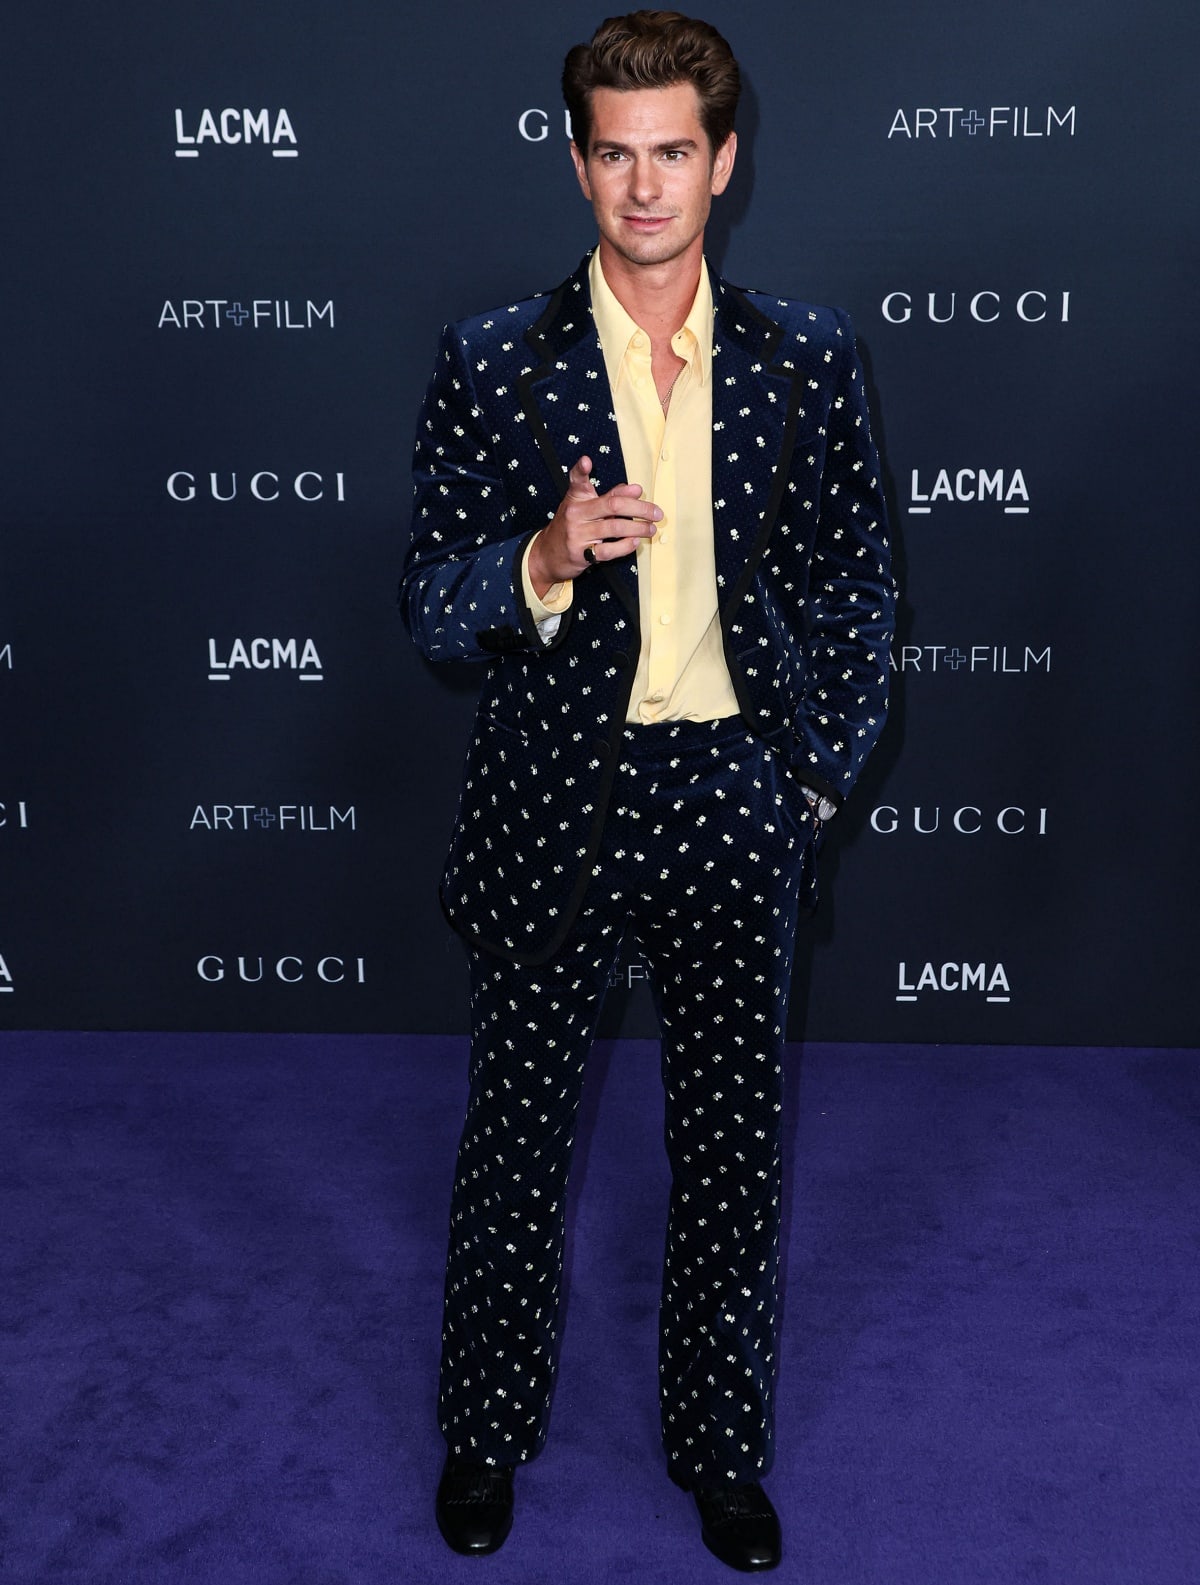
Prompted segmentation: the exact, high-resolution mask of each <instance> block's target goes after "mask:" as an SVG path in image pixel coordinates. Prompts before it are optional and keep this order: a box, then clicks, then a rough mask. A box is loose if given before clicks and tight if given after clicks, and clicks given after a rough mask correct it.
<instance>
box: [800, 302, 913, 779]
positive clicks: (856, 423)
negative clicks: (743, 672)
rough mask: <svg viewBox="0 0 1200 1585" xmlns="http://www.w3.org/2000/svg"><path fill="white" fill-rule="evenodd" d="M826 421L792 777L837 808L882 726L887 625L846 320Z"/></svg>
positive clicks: (891, 594)
mask: <svg viewBox="0 0 1200 1585" xmlns="http://www.w3.org/2000/svg"><path fill="white" fill-rule="evenodd" d="M837 315H838V322H839V325H840V328H841V339H842V350H841V365H840V368H839V370H838V373H837V376H836V380H835V386H834V394H833V402H832V405H831V408H830V414H829V420H828V434H827V438H826V453H825V469H824V474H823V478H822V486H821V502H820V512H819V516H818V520H817V536H816V544H815V546H814V550H813V560H812V579H811V583H810V601H809V616H810V626H809V632H808V638H807V643H806V660H807V682H806V685H805V691H804V695H803V698H802V700H801V703H800V712H799V719H798V720H797V722H796V727H795V730H796V733H797V737H798V739H799V745H798V747H799V762H798V763H797V765H796V767H795V769H796V774H797V775H798V776H799V777H800V778H801V779H802V780H803V781H805V782H807V783H808V784H809V785H810V786H812V787H814V788H816V789H818V790H819V791H821V792H824V793H826V794H828V795H829V796H830V797H832V798H833V799H834V800H835V801H836V802H840V801H841V800H842V799H843V798H844V797H845V796H846V794H847V793H848V792H849V790H850V788H851V786H852V785H853V784H854V781H855V778H856V777H857V775H858V772H859V771H860V770H861V768H862V766H863V763H864V761H865V760H866V757H867V755H868V754H869V753H870V751H871V749H872V747H873V746H874V744H875V740H876V738H877V737H878V736H879V733H880V730H881V729H882V726H883V718H884V715H885V713H886V710H887V694H888V665H889V650H890V645H891V640H892V631H893V623H894V617H895V598H896V590H895V584H894V583H893V581H892V574H891V550H890V545H889V542H888V525H887V508H886V506H885V504H884V498H883V488H882V483H881V480H880V470H879V458H878V455H877V453H876V450H875V446H874V444H873V442H872V440H871V429H870V421H869V418H868V414H867V395H866V385H865V381H864V379H863V371H862V364H861V362H860V360H859V357H858V353H857V351H856V349H855V345H854V332H853V329H852V327H851V324H850V320H849V317H848V316H847V315H846V314H845V313H843V312H842V311H841V310H840V309H839V310H837Z"/></svg>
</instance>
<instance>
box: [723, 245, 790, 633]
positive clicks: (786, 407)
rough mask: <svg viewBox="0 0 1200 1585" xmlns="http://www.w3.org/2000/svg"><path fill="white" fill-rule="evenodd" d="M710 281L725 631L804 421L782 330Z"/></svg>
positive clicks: (758, 553) (763, 542)
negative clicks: (712, 310) (713, 310)
mask: <svg viewBox="0 0 1200 1585" xmlns="http://www.w3.org/2000/svg"><path fill="white" fill-rule="evenodd" d="M710 274H712V288H713V304H714V308H715V319H714V325H713V362H712V369H713V404H712V406H713V450H712V475H713V538H714V549H715V553H716V566H717V579H718V583H717V590H718V596H717V598H718V604H719V607H720V612H721V624H722V627H724V628H725V629H728V626H729V623H730V621H731V619H732V617H733V615H734V612H735V611H736V609H737V607H738V606H739V605H740V604H741V602H742V600H743V598H744V597H745V594H746V590H747V589H748V588H749V587H750V583H751V581H752V580H753V578H754V574H755V571H756V569H757V567H758V564H759V562H760V561H761V560H762V557H763V553H764V551H765V550H766V548H767V542H768V540H769V539H770V537H771V530H772V528H773V527H774V525H775V519H776V518H777V517H778V515H779V507H780V503H781V502H782V500H783V493H784V491H785V489H786V488H787V479H788V472H789V470H790V468H791V461H792V450H793V447H794V446H795V442H796V435H797V432H798V431H797V426H798V424H799V422H800V420H801V419H802V418H803V416H804V413H803V408H802V405H801V398H802V396H803V393H804V382H803V378H802V374H801V371H800V369H799V368H797V367H795V366H794V363H793V361H792V360H790V359H789V358H787V349H786V348H783V349H781V347H780V342H781V340H782V338H783V328H782V326H780V325H779V324H777V323H776V321H775V320H773V319H769V318H768V317H767V315H765V314H763V313H761V312H760V311H759V310H758V309H757V308H755V307H754V306H753V304H751V303H750V302H748V301H747V299H746V298H745V297H744V296H743V295H742V293H741V292H740V291H738V289H737V287H736V286H731V285H730V284H729V283H728V282H727V281H723V280H722V279H721V278H720V276H718V275H716V274H715V273H713V272H710ZM781 351H782V353H783V357H782V358H781V356H780V354H781Z"/></svg>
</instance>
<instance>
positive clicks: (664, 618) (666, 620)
mask: <svg viewBox="0 0 1200 1585" xmlns="http://www.w3.org/2000/svg"><path fill="white" fill-rule="evenodd" d="M658 620H659V621H660V622H661V623H662V625H663V627H670V625H671V614H670V612H669V611H664V612H663V614H662V615H661V616H660V617H659V619H658Z"/></svg>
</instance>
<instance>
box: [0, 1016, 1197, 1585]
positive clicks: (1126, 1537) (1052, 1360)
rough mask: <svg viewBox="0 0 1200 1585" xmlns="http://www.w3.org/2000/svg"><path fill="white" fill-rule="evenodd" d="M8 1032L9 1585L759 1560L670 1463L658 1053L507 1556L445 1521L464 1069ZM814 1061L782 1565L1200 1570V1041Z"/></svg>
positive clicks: (800, 1139)
mask: <svg viewBox="0 0 1200 1585" xmlns="http://www.w3.org/2000/svg"><path fill="white" fill-rule="evenodd" d="M4 1042H5V1044H4V1048H3V1058H2V1062H0V1216H2V1219H3V1220H2V1225H3V1230H4V1237H3V1243H2V1245H0V1249H2V1254H0V1262H2V1267H0V1270H2V1277H0V1578H2V1579H3V1580H4V1581H5V1582H6V1585H26V1582H28V1585H35V1582H36V1585H43V1582H49V1581H80V1582H87V1585H109V1582H111V1585H118V1582H120V1585H185V1582H189V1585H190V1582H193V1581H194V1582H197V1585H199V1582H204V1585H209V1582H211V1585H385V1582H386V1585H393V1582H395V1581H414V1582H422V1585H440V1582H441V1581H450V1582H454V1581H458V1580H470V1581H472V1582H475V1585H478V1582H482V1581H485V1580H486V1581H487V1582H489V1585H542V1582H546V1585H561V1582H567V1585H590V1582H593V1581H595V1582H599V1581H605V1582H607V1581H616V1580H630V1581H643V1580H664V1581H668V1580H686V1581H688V1582H689V1585H704V1582H709V1581H723V1582H725V1585H728V1582H729V1581H730V1580H732V1579H733V1578H735V1577H736V1576H734V1575H732V1574H731V1573H730V1572H729V1571H728V1570H726V1569H724V1568H723V1567H722V1566H721V1565H720V1564H718V1563H717V1562H716V1561H715V1559H712V1558H710V1557H709V1556H708V1554H707V1553H706V1552H705V1551H704V1549H703V1548H702V1546H701V1544H700V1540H699V1533H698V1528H697V1522H696V1518H695V1513H694V1510H693V1509H692V1507H691V1504H690V1501H689V1499H688V1498H686V1497H685V1496H683V1495H682V1494H681V1493H680V1492H678V1491H677V1490H676V1489H675V1488H674V1487H673V1486H672V1485H671V1484H670V1483H669V1482H668V1480H667V1478H666V1475H665V1472H664V1464H663V1459H662V1454H661V1451H660V1448H659V1443H658V1428H657V1412H656V1403H655V1309H656V1303H657V1283H658V1272H659V1260H660V1253H661V1245H662V1237H663V1227H664V1220H665V1207H666V1185H665V1172H664V1162H663V1157H662V1149H661V1142H660V1132H661V1126H662V1108H661V1100H660V1096H659V1092H658V1079H657V1054H656V1048H655V1047H654V1046H653V1045H651V1044H650V1043H649V1042H645V1041H622V1042H615V1043H609V1044H606V1045H601V1046H598V1047H597V1049H596V1051H595V1053H594V1061H593V1067H592V1071H591V1074H590V1085H589V1093H588V1099H587V1102H586V1103H585V1104H586V1107H587V1119H586V1122H585V1126H584V1127H583V1128H582V1129H581V1131H580V1138H579V1145H578V1151H577V1155H576V1163H575V1169H576V1170H575V1178H574V1182H573V1201H574V1205H573V1210H572V1218H573V1226H574V1233H573V1240H572V1248H571V1266H572V1280H571V1298H570V1302H569V1310H568V1316H567V1325H566V1333H565V1342H564V1346H563V1356H562V1366H561V1372H560V1377H559V1389H558V1395H557V1398H556V1402H555V1410H554V1421H553V1426H552V1429H551V1435H550V1442H549V1445H548V1447H547V1449H546V1452H545V1453H544V1455H543V1456H542V1457H541V1458H540V1459H539V1460H538V1461H537V1463H536V1464H533V1465H530V1466H529V1467H528V1468H527V1469H524V1470H521V1471H518V1475H517V1488H516V1490H517V1510H516V1522H515V1526H514V1530H513V1534H512V1537H511V1539H510V1540H509V1542H508V1544H507V1545H506V1546H505V1548H504V1550H503V1551H502V1552H500V1553H499V1554H497V1555H496V1556H495V1557H493V1558H490V1559H485V1560H476V1559H470V1560H468V1559H459V1558H456V1557H455V1556H454V1555H453V1554H451V1553H450V1552H448V1551H447V1550H446V1548H445V1547H444V1545H443V1543H442V1542H441V1540H440V1538H439V1537H438V1535H437V1532H436V1530H435V1528H434V1525H433V1512H432V1509H433V1486H434V1483H435V1479H436V1474H437V1471H438V1469H439V1466H440V1463H441V1455H442V1444H441V1440H440V1438H439V1436H438V1433H437V1430H436V1425H435V1419H434V1392H435V1375H436V1365H437V1347H438V1342H437V1334H438V1319H439V1307H440V1285H441V1265H442V1257H443V1251H444V1242H443V1241H444V1232H445V1223H446V1217H447V1206H448V1198H449V1189H450V1177H451V1171H452V1165H453V1161H452V1158H453V1151H454V1145H455V1142H456V1137H457V1131H458V1127H459V1122H460V1108H461V1105H462V1102H463V1098H464V1094H465V1044H464V1043H463V1042H461V1041H454V1040H442V1039H412V1038H404V1039H399V1038H398V1039H384V1038H380V1037H365V1036H355V1037H333V1036H320V1037H316V1036H313V1037H303V1036H294V1035H291V1036H262V1035H255V1036H250V1035H238V1036H228V1035H221V1036H218V1035H118V1034H103V1035H85V1034H71V1035H62V1034H45V1033H41V1034H30V1035H8V1036H5V1037H4ZM791 1056H792V1064H793V1066H792V1079H793V1082H792V1084H791V1087H790V1101H789V1110H790V1112H791V1130H790V1131H791V1134H792V1137H793V1139H794V1149H793V1154H792V1157H791V1160H790V1163H789V1170H788V1193H789V1200H790V1216H789V1218H788V1220H787V1224H786V1225H787V1227H788V1231H789V1237H788V1244H787V1266H788V1270H787V1279H788V1287H787V1303H786V1309H785V1313H784V1318H783V1319H784V1337H783V1374H782V1387H781V1394H780V1408H779V1427H778V1433H779V1434H778V1445H779V1452H778V1457H777V1460H776V1465H775V1469H774V1472H773V1474H772V1476H771V1477H770V1479H769V1481H768V1482H767V1485H768V1490H769V1491H770V1492H771V1494H772V1496H773V1497H774V1499H775V1502H776V1505H777V1507H778V1508H779V1510H780V1513H781V1516H782V1519H783V1523H784V1536H785V1547H786V1557H785V1560H784V1565H783V1568H782V1569H781V1570H780V1571H779V1574H778V1575H776V1578H779V1579H783V1580H796V1581H814V1582H817V1581H819V1582H821V1585H973V1582H976V1581H980V1582H983V1581H986V1582H995V1585H1015V1582H1024V1581H1031V1582H1042V1581H1045V1582H1047V1585H1051V1582H1052V1585H1140V1582H1147V1585H1195V1581H1196V1579H1197V1578H1198V1577H1200V1561H1198V1559H1200V1410H1198V1405H1200V1346H1198V1345H1200V1325H1198V1323H1200V1262H1198V1259H1197V1257H1198V1254H1200V1159H1198V1158H1200V1149H1198V1146H1200V1138H1198V1132H1200V1058H1198V1057H1197V1054H1196V1053H1189V1052H1180V1051H1164V1050H1153V1051H1119V1050H1062V1049H1045V1048H1042V1049H1037V1050H1013V1049H1005V1048H997V1047H970V1048H965V1047H958V1048H950V1047H941V1048H905V1047H867V1048H852V1047H847V1046H808V1047H805V1048H803V1049H801V1048H793V1050H792V1053H791Z"/></svg>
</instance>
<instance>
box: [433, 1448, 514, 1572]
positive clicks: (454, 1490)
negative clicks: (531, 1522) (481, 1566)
mask: <svg viewBox="0 0 1200 1585" xmlns="http://www.w3.org/2000/svg"><path fill="white" fill-rule="evenodd" d="M512 1477H513V1472H512V1465H511V1464H477V1463H475V1462H473V1461H472V1460H470V1459H465V1458H455V1457H454V1455H453V1454H450V1455H449V1457H448V1458H447V1459H446V1465H445V1468H444V1469H443V1470H442V1478H441V1480H440V1481H439V1482H438V1489H437V1526H438V1529H439V1530H440V1531H441V1532H442V1539H443V1540H444V1541H445V1543H446V1545H447V1546H448V1547H450V1548H451V1549H452V1550H453V1551H455V1552H464V1553H466V1554H467V1555H468V1556H472V1557H476V1556H477V1557H483V1556H484V1555H485V1554H486V1553H488V1552H495V1551H497V1550H498V1549H499V1548H500V1547H502V1546H503V1545H504V1542H505V1538H506V1537H507V1535H508V1532H509V1531H510V1530H511V1529H512V1515H513V1486H512Z"/></svg>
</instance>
